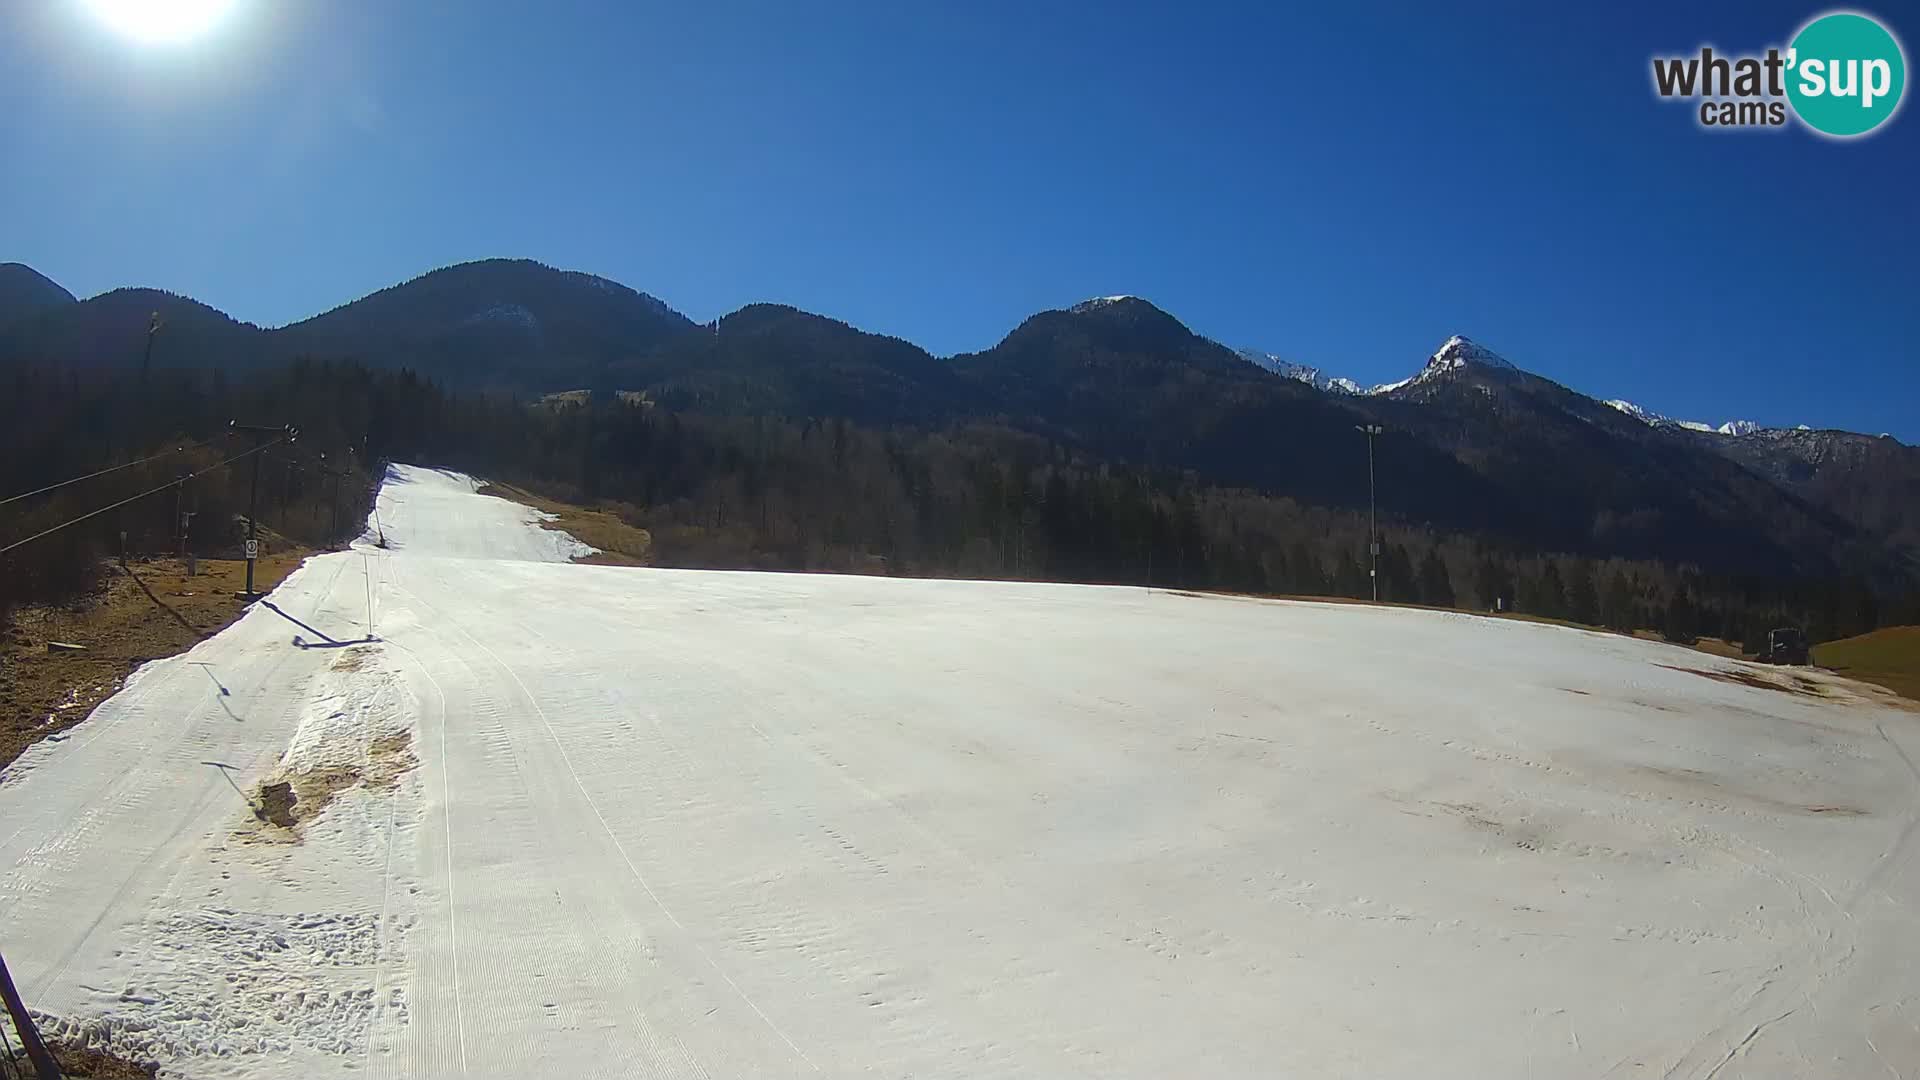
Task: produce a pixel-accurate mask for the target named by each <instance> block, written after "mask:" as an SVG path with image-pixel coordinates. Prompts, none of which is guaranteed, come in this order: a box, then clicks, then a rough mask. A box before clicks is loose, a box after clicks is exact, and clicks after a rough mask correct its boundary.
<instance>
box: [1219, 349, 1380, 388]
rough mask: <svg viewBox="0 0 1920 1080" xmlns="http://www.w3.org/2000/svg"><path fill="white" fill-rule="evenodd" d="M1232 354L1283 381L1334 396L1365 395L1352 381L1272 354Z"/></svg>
mask: <svg viewBox="0 0 1920 1080" xmlns="http://www.w3.org/2000/svg"><path fill="white" fill-rule="evenodd" d="M1234 352H1235V353H1236V354H1238V355H1239V357H1240V359H1242V360H1245V361H1246V362H1248V363H1250V364H1252V365H1254V366H1255V367H1262V368H1265V369H1267V370H1268V371H1271V372H1273V373H1274V374H1275V375H1278V376H1280V377H1281V378H1284V379H1293V380H1295V381H1297V382H1303V383H1306V384H1307V385H1308V386H1311V387H1313V388H1314V389H1315V390H1325V391H1327V392H1329V393H1334V394H1360V393H1365V391H1363V390H1362V389H1361V388H1360V384H1358V383H1356V382H1354V381H1353V380H1352V379H1343V378H1340V377H1339V376H1337V375H1328V374H1326V373H1325V372H1323V371H1321V370H1320V369H1319V368H1317V367H1308V366H1307V365H1306V364H1296V363H1294V362H1293V361H1291V360H1284V359H1282V358H1280V357H1278V356H1275V355H1273V354H1272V353H1265V352H1261V351H1260V350H1259V349H1235V350H1234Z"/></svg>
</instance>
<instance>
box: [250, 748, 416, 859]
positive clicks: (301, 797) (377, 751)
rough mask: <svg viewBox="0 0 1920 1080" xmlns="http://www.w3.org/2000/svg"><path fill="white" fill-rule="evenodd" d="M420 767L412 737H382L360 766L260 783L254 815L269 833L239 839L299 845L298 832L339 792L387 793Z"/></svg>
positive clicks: (254, 831) (261, 831)
mask: <svg viewBox="0 0 1920 1080" xmlns="http://www.w3.org/2000/svg"><path fill="white" fill-rule="evenodd" d="M419 764H420V760H419V759H418V758H417V757H415V756H414V753H413V737H412V736H411V735H405V734H394V735H383V736H381V737H380V738H377V739H375V740H373V742H371V743H369V744H368V746H367V757H366V760H365V761H363V762H361V763H360V764H359V765H356V766H351V767H347V766H335V767H329V768H322V769H309V770H307V771H305V772H299V773H294V774H293V775H291V776H285V777H282V778H281V779H278V780H272V781H268V782H266V783H263V784H261V785H260V789H259V791H258V793H257V794H256V797H255V799H254V812H253V814H254V817H256V818H258V819H259V821H260V824H261V826H271V828H265V827H261V828H254V829H251V830H242V839H246V840H259V841H265V842H268V843H298V842H299V839H300V834H299V830H300V827H301V826H302V825H304V824H306V823H307V822H310V821H312V820H313V819H314V818H317V817H319V816H320V815H321V814H322V813H324V812H325V811H326V809H327V807H328V806H329V805H330V804H331V803H332V802H333V801H334V800H335V799H336V798H339V797H340V795H341V794H342V793H343V792H347V791H351V790H353V789H354V788H357V787H364V788H367V789H368V790H370V791H386V790H389V789H391V788H392V787H393V786H394V785H395V784H397V783H399V782H400V778H401V777H402V776H405V775H406V774H407V772H408V771H409V770H411V769H413V768H414V767H415V766H417V765H419Z"/></svg>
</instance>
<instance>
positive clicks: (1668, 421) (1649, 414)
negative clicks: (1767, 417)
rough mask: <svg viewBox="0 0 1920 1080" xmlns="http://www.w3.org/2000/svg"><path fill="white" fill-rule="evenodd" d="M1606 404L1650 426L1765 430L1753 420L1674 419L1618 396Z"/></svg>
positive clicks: (1738, 432)
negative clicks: (1710, 422)
mask: <svg viewBox="0 0 1920 1080" xmlns="http://www.w3.org/2000/svg"><path fill="white" fill-rule="evenodd" d="M1607 404H1608V405H1611V406H1613V407H1614V408H1616V409H1618V410H1620V411H1621V412H1623V413H1626V414H1627V415H1628V416H1631V417H1633V418H1634V419H1635V420H1638V421H1640V422H1641V423H1643V424H1646V425H1648V426H1650V427H1678V428H1685V429H1686V430H1688V431H1698V432H1702V433H1705V434H1708V435H1735V436H1738V435H1751V434H1753V433H1754V432H1756V431H1764V430H1766V428H1765V427H1764V426H1762V425H1761V424H1759V423H1758V422H1756V421H1753V420H1729V421H1727V422H1726V423H1724V424H1707V423H1702V422H1701V421H1699V420H1674V419H1672V418H1670V417H1666V416H1662V415H1660V414H1659V413H1657V412H1653V411H1652V410H1650V409H1643V408H1641V407H1640V406H1638V405H1635V404H1634V403H1633V402H1631V401H1622V400H1620V399H1618V398H1615V399H1614V400H1612V401H1609V402H1607Z"/></svg>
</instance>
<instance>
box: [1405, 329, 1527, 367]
mask: <svg viewBox="0 0 1920 1080" xmlns="http://www.w3.org/2000/svg"><path fill="white" fill-rule="evenodd" d="M1469 365H1473V366H1478V367H1488V368H1497V369H1499V370H1502V371H1518V370H1520V369H1519V368H1518V367H1516V366H1514V364H1512V363H1511V362H1509V361H1508V360H1507V359H1506V358H1505V357H1503V356H1501V355H1500V354H1499V353H1496V352H1494V351H1493V350H1492V349H1489V348H1487V347H1486V346H1485V345H1481V344H1478V343H1476V342H1474V341H1473V340H1471V339H1470V338H1465V337H1462V336H1460V335H1459V334H1455V335H1453V336H1452V337H1450V338H1448V339H1447V340H1446V341H1445V342H1444V343H1442V344H1441V346H1440V348H1439V349H1438V350H1436V351H1435V352H1434V354H1433V356H1432V357H1431V358H1430V359H1428V360H1427V366H1426V368H1425V369H1424V370H1423V371H1422V372H1421V374H1422V375H1425V374H1427V373H1429V372H1439V371H1452V370H1453V369H1455V368H1463V367H1467V366H1469Z"/></svg>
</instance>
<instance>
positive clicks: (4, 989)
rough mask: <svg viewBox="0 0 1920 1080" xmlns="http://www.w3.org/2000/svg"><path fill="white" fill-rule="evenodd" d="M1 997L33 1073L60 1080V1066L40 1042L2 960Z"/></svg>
mask: <svg viewBox="0 0 1920 1080" xmlns="http://www.w3.org/2000/svg"><path fill="white" fill-rule="evenodd" d="M0 997H4V998H5V999H6V1002H7V1015H8V1016H11V1017H13V1030H14V1032H15V1033H17V1034H18V1035H19V1036H20V1045H21V1046H22V1047H24V1048H26V1051H27V1060H28V1061H31V1062H33V1071H34V1072H35V1073H36V1074H38V1075H39V1077H40V1080H60V1066H58V1065H55V1064H54V1063H53V1055H52V1054H49V1053H47V1046H46V1044H45V1043H43V1042H41V1041H40V1031H39V1029H38V1028H35V1027H34V1026H33V1017H31V1016H28V1015H27V1005H26V1003H25V1002H23V1001H21V1000H20V991H18V990H15V989H14V988H13V976H11V975H9V974H7V962H6V960H5V959H0Z"/></svg>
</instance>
